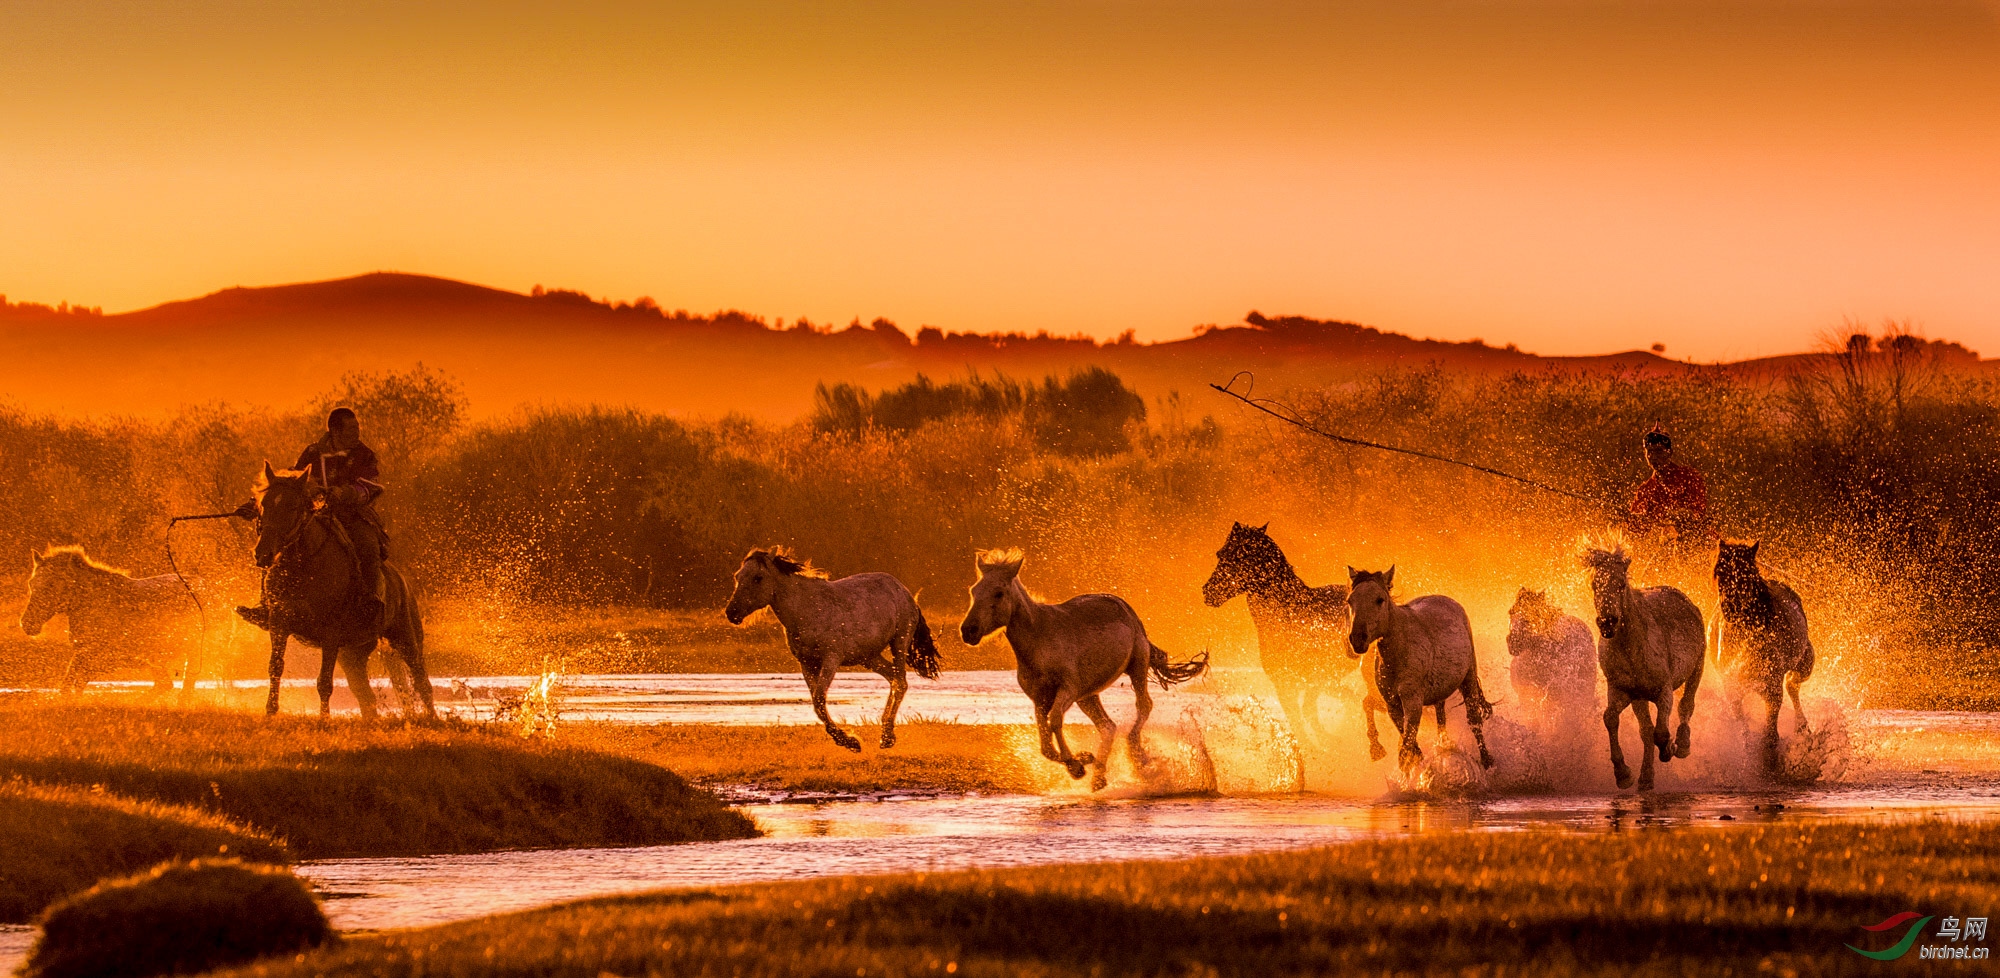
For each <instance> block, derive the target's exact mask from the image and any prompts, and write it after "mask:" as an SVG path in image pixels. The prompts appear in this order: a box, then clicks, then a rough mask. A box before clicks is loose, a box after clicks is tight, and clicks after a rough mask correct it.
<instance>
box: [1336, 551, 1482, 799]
mask: <svg viewBox="0 0 2000 978" xmlns="http://www.w3.org/2000/svg"><path fill="white" fill-rule="evenodd" d="M1347 576H1348V580H1349V581H1351V582H1352V584H1353V586H1352V588H1350V589H1349V591H1348V594H1347V604H1348V607H1349V608H1350V609H1351V610H1352V613H1353V615H1354V628H1353V630H1352V631H1351V632H1349V633H1348V639H1347V640H1348V645H1349V647H1350V648H1351V650H1352V651H1353V653H1354V656H1355V657H1356V658H1360V657H1361V656H1362V654H1364V653H1366V652H1367V651H1368V647H1369V646H1370V645H1376V646H1378V647H1379V648H1380V650H1381V654H1380V657H1379V658H1378V659H1376V660H1375V687H1376V688H1377V689H1380V690H1381V691H1382V698H1383V699H1384V700H1385V701H1387V704H1388V708H1389V722H1390V723H1391V724H1394V725H1395V727H1396V730H1397V731H1398V732H1399V733H1401V734H1402V749H1401V750H1400V751H1399V752H1398V754H1397V758H1396V759H1397V763H1398V765H1399V766H1400V767H1401V768H1402V770H1404V771H1406V772H1407V771H1409V770H1410V769H1412V768H1414V767H1416V765H1417V762H1419V761H1421V760H1422V759H1423V756H1424V752H1423V749H1422V748H1420V747H1418V746H1417V730H1418V728H1419V727H1421V726H1422V724H1423V720H1424V707H1426V706H1429V707H1435V708H1436V710H1437V725H1438V733H1439V734H1440V735H1443V734H1444V732H1445V725H1444V704H1445V701H1446V700H1448V699H1450V698H1451V694H1453V693H1458V694H1460V696H1461V698H1462V699H1463V700H1464V702H1465V721H1466V723H1468V724H1470V725H1471V726H1472V739H1473V740H1474V741H1476V742H1477V743H1478V744H1479V764H1480V766H1481V767H1486V768H1491V767H1492V766H1493V755H1492V754H1491V753H1489V752H1488V751H1487V749H1486V718H1487V717H1489V716H1491V715H1492V714H1493V704H1491V703H1488V702H1487V701H1486V694H1485V693H1484V692H1483V691H1482V690H1481V689H1480V687H1479V657H1478V656H1477V655H1475V654H1474V652H1473V648H1472V619H1471V618H1470V617H1468V616H1467V615H1466V613H1465V608H1464V607H1463V606H1462V605H1460V604H1459V603H1458V602H1457V601H1454V600H1452V599H1450V598H1448V597H1445V596H1444V595H1442V594H1428V595H1425V596H1423V597H1420V598H1417V599H1415V600H1413V601H1411V602H1409V603H1408V604H1397V603H1396V601H1395V600H1394V599H1393V598H1392V597H1391V596H1390V589H1391V588H1392V587H1393V586H1394V585H1395V583H1396V568H1395V567H1393V566H1391V567H1390V568H1389V569H1388V570H1386V571H1357V570H1355V569H1354V568H1352V567H1349V568H1348V569H1347Z"/></svg>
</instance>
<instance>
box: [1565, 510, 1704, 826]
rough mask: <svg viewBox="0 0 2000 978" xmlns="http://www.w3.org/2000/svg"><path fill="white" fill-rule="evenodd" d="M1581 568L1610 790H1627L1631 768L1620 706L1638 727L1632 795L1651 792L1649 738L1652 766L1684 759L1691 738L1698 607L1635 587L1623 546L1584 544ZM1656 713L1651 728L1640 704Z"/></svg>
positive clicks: (1661, 590)
mask: <svg viewBox="0 0 2000 978" xmlns="http://www.w3.org/2000/svg"><path fill="white" fill-rule="evenodd" d="M1583 566H1585V567H1587V568H1589V569H1590V595H1591V599H1592V602H1593V603H1594V604H1595V605H1596V607H1597V632H1598V635H1599V636H1600V638H1599V641H1598V643H1597V664H1598V665H1599V666H1600V667H1601V668H1603V670H1604V684H1605V687H1606V689H1605V695H1606V699H1607V700H1608V702H1607V703H1606V704H1605V706H1604V730H1605V733H1607V734H1609V735H1610V737H1611V771H1612V775H1613V776H1614V777H1615V778H1617V781H1618V787H1620V788H1630V787H1632V769H1631V768H1629V767H1626V766H1625V749H1624V748H1623V747H1621V746H1619V744H1618V715H1619V714H1620V713H1623V712H1624V711H1625V707H1627V706H1628V705H1629V706H1630V707H1631V708H1632V716H1633V717H1634V718H1636V719H1637V720H1638V722H1639V743H1640V749H1639V754H1640V757H1641V758H1642V761H1641V762H1640V765H1639V790H1640V791H1651V790H1653V753H1652V751H1649V750H1647V749H1646V748H1645V743H1646V741H1649V740H1650V741H1652V742H1653V743H1654V744H1655V745H1656V746H1658V748H1659V754H1660V761H1661V763H1665V762H1667V761H1671V760H1673V759H1674V758H1676V757H1686V756H1688V751H1689V749H1690V748H1689V742H1690V738H1691V737H1692V734H1691V733H1690V732H1689V730H1688V719H1689V718H1690V717H1692V716H1694V695H1695V690H1697V689H1699V688H1701V670H1702V660H1703V649H1704V646H1706V644H1707V641H1706V638H1705V634H1706V633H1705V632H1704V631H1703V630H1702V624H1701V609H1699V608H1696V607H1695V605H1694V602H1693V601H1690V600H1688V596H1687V595H1685V594H1682V593H1681V592H1680V591H1679V590H1678V589H1676V588H1671V587H1649V588H1635V587H1633V586H1632V584H1631V581H1630V580H1629V574H1630V571H1631V569H1632V558H1630V557H1628V556H1626V555H1625V547H1624V545H1623V544H1616V543H1614V544H1612V548H1611V549H1610V550H1606V549H1604V548H1603V547H1591V548H1589V549H1588V550H1586V551H1585V552H1584V555H1583ZM1676 689H1678V690H1680V691H1681V703H1680V718H1681V719H1680V730H1679V732H1678V734H1677V736H1676V737H1674V738H1669V737H1668V736H1667V708H1668V706H1669V704H1671V703H1672V702H1673V697H1674V690H1676ZM1649 703H1650V704H1652V705H1653V706H1655V707H1658V708H1659V711H1660V719H1659V723H1658V724H1655V723H1654V722H1653V716H1652V713H1651V711H1650V710H1649V709H1648V707H1647V704H1649Z"/></svg>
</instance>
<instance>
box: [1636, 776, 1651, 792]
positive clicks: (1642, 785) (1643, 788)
mask: <svg viewBox="0 0 2000 978" xmlns="http://www.w3.org/2000/svg"><path fill="white" fill-rule="evenodd" d="M1652 790H1653V782H1651V781H1648V780H1646V779H1644V778H1641V779H1639V793H1640V794H1642V795H1643V794H1646V793H1647V792H1650V791H1652Z"/></svg>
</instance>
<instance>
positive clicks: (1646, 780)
mask: <svg viewBox="0 0 2000 978" xmlns="http://www.w3.org/2000/svg"><path fill="white" fill-rule="evenodd" d="M1632 717H1633V719H1635V720H1637V721H1638V722H1639V790H1640V791H1651V790H1653V751H1652V748H1651V747H1650V746H1649V742H1650V741H1651V740H1652V739H1653V733H1654V731H1655V730H1656V729H1657V728H1656V725H1655V724H1654V723H1653V701H1652V700H1645V699H1637V698H1635V699H1633V700H1632Z"/></svg>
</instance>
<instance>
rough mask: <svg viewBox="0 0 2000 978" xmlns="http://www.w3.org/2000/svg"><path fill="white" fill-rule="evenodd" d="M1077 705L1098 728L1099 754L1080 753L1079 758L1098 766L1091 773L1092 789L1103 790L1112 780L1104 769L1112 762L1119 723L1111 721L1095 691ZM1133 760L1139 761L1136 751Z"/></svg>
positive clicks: (1134, 743) (1135, 745) (1137, 727)
mask: <svg viewBox="0 0 2000 978" xmlns="http://www.w3.org/2000/svg"><path fill="white" fill-rule="evenodd" d="M1076 705H1077V708H1078V709H1080V710H1082V711H1083V715H1084V716H1087V717H1089V718H1090V722H1091V725H1092V726H1095V727H1096V728H1097V756H1096V757H1094V758H1093V757H1091V756H1090V755H1088V754H1079V755H1077V760H1079V761H1083V762H1084V763H1086V764H1090V765H1091V766H1092V767H1094V768H1096V770H1095V771H1094V772H1092V773H1091V775H1090V790H1092V791H1102V790H1103V789H1104V786H1105V785H1106V784H1109V783H1110V781H1111V779H1110V778H1109V777H1107V776H1106V775H1105V773H1104V771H1105V768H1107V767H1109V766H1110V764H1111V744H1112V743H1113V741H1114V739H1115V738H1116V737H1117V736H1118V725H1117V724H1115V723H1112V722H1111V715H1110V714H1108V713H1106V712H1104V703H1103V701H1102V700H1099V699H1098V698H1097V694H1095V693H1092V694H1091V695H1089V696H1086V697H1084V698H1082V699H1080V700H1077V701H1076ZM1132 729H1134V730H1137V729H1139V726H1138V724H1136V723H1135V724H1133V725H1132ZM1138 744H1139V742H1138V741H1137V740H1134V741H1132V746H1133V747H1134V748H1136V747H1137V746H1138ZM1133 761H1134V763H1137V761H1138V754H1137V753H1136V752H1135V753H1134V754H1133Z"/></svg>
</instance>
